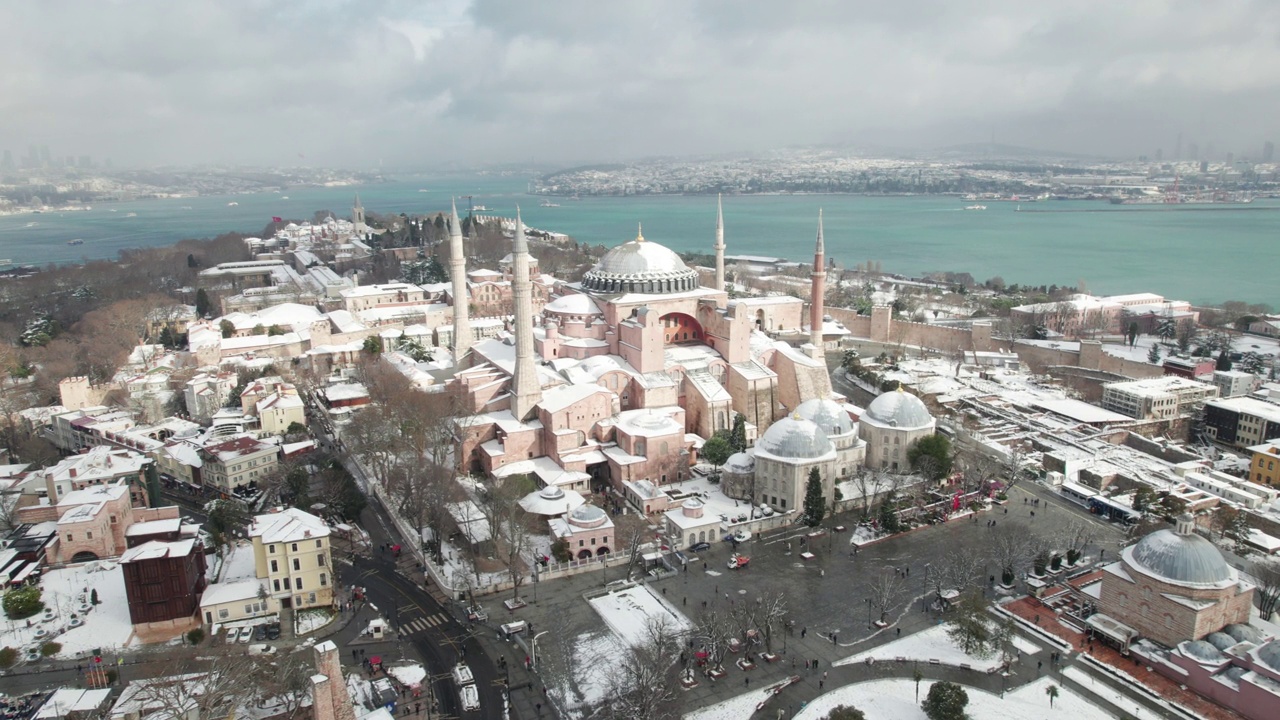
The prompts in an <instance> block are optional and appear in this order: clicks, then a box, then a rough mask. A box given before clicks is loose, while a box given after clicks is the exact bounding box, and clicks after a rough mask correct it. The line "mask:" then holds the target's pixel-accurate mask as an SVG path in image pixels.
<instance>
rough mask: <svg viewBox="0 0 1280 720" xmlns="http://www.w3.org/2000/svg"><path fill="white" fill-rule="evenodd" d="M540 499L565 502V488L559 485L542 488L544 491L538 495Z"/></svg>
mask: <svg viewBox="0 0 1280 720" xmlns="http://www.w3.org/2000/svg"><path fill="white" fill-rule="evenodd" d="M538 497H540V498H542V499H543V500H563V499H564V488H562V487H560V486H559V485H548V486H546V487H544V488H542V491H541V492H539V493H538Z"/></svg>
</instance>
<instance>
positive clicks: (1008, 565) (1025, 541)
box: [990, 523, 1031, 586]
mask: <svg viewBox="0 0 1280 720" xmlns="http://www.w3.org/2000/svg"><path fill="white" fill-rule="evenodd" d="M990 538H991V558H992V559H993V560H995V562H996V565H997V566H998V567H999V568H1000V582H1001V583H1002V584H1004V585H1006V586H1010V585H1013V582H1014V580H1016V579H1017V576H1018V569H1019V568H1020V567H1021V566H1022V565H1023V564H1024V563H1026V561H1027V557H1028V550H1029V549H1030V547H1031V531H1030V530H1028V529H1027V526H1026V525H1022V524H1021V523H1006V524H1004V525H997V526H996V527H995V529H993V530H992V531H991V533H990Z"/></svg>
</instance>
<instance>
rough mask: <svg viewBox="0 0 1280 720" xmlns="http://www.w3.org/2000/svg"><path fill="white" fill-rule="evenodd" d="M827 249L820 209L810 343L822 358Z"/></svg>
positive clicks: (814, 250) (813, 280)
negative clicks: (824, 242)
mask: <svg viewBox="0 0 1280 720" xmlns="http://www.w3.org/2000/svg"><path fill="white" fill-rule="evenodd" d="M826 255H827V249H826V247H825V246H824V244H823V242H822V210H821V209H819V210H818V242H817V243H816V244H815V245H814V247H813V274H812V275H811V276H810V282H811V283H812V290H811V297H810V298H809V343H810V344H812V345H813V350H812V351H811V352H812V353H813V357H815V358H817V359H819V360H821V359H822V358H823V357H825V356H824V354H823V351H822V318H823V317H824V316H825V315H826V313H825V312H824V311H823V301H824V300H825V297H824V296H825V295H826V291H827V260H826Z"/></svg>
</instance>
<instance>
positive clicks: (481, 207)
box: [471, 205, 489, 212]
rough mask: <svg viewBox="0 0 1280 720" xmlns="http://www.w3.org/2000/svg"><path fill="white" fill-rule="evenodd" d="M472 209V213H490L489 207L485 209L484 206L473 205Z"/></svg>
mask: <svg viewBox="0 0 1280 720" xmlns="http://www.w3.org/2000/svg"><path fill="white" fill-rule="evenodd" d="M471 209H472V211H474V212H488V211H489V208H487V207H485V206H483V205H472V206H471Z"/></svg>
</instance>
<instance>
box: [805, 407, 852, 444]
mask: <svg viewBox="0 0 1280 720" xmlns="http://www.w3.org/2000/svg"><path fill="white" fill-rule="evenodd" d="M796 415H799V416H800V417H802V418H804V419H805V420H810V421H812V422H814V423H816V424H817V426H818V427H820V428H822V431H823V432H825V433H826V434H827V435H829V436H830V435H848V434H849V433H851V432H853V420H852V419H851V418H850V417H849V413H847V412H845V411H844V408H842V407H840V405H839V404H838V403H836V402H835V401H834V400H827V399H826V398H814V399H812V400H805V401H804V402H802V403H800V406H799V407H797V408H796Z"/></svg>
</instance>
